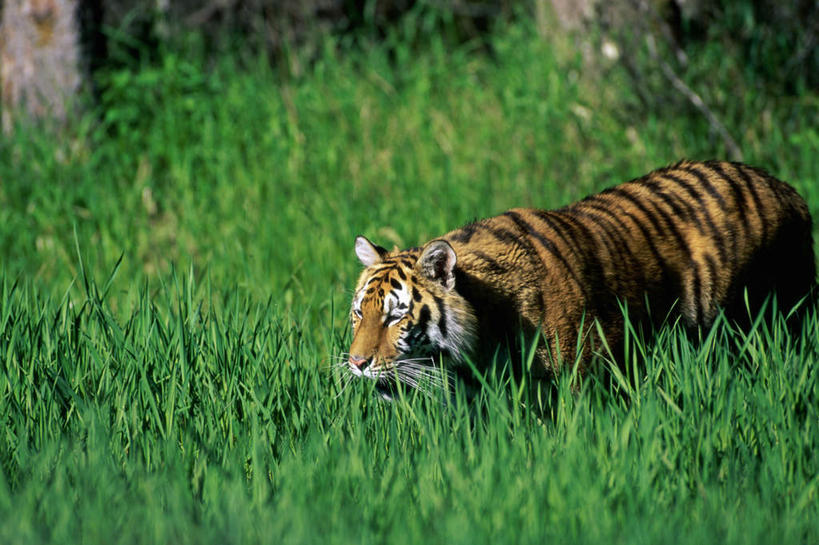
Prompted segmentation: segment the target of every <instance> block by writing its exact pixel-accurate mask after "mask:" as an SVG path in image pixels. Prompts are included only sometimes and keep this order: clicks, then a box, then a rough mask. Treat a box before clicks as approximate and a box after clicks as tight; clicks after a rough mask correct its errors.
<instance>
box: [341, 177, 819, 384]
mask: <svg viewBox="0 0 819 545" xmlns="http://www.w3.org/2000/svg"><path fill="white" fill-rule="evenodd" d="M362 238H363V237H362ZM364 240H366V239H364ZM367 242H368V241H367ZM431 245H432V246H434V247H435V250H436V251H435V252H432V254H431V255H430V256H427V254H428V253H430V247H431ZM375 248H378V250H379V251H381V250H383V249H381V248H379V247H375ZM449 250H451V253H452V255H451V256H450V255H449V254H448V252H449ZM384 252H385V253H384V255H383V256H382V257H383V258H384V259H385V261H388V260H389V255H390V254H389V253H387V252H386V251H385V250H384ZM443 254H447V255H446V256H445V257H446V258H447V259H450V260H451V261H452V269H451V271H450V275H451V278H450V279H449V280H448V282H449V283H451V284H452V287H451V288H449V289H447V287H446V286H442V284H441V276H442V275H443V276H446V274H445V272H446V271H444V272H440V271H439V270H438V269H441V268H446V266H447V263H446V262H444V263H440V262H439V261H440V260H439V261H436V260H435V259H432V261H431V262H430V260H429V259H427V260H426V261H425V257H431V258H434V257H436V256H439V257H440V256H441V255H443ZM402 255H404V256H406V257H404V258H403V259H404V262H403V266H405V267H406V270H405V273H406V277H407V279H408V280H407V283H408V285H407V292H408V293H416V294H423V296H422V297H420V299H418V300H415V301H413V302H414V303H416V304H418V305H423V306H425V307H426V308H427V309H430V308H433V307H434V308H435V310H437V311H438V312H437V313H435V314H436V316H435V318H436V319H437V320H440V321H441V323H444V324H445V323H446V322H447V320H448V319H449V317H447V316H446V313H447V312H448V310H447V309H448V306H449V304H448V303H452V308H458V309H460V310H458V313H459V315H460V316H464V315H465V311H464V310H463V308H465V307H466V308H467V309H468V310H467V311H466V314H468V316H467V317H466V318H461V319H462V321H464V322H469V323H468V324H466V329H468V330H470V331H473V332H474V334H472V335H470V336H469V339H470V340H469V342H466V343H463V346H458V349H459V350H463V351H465V352H467V353H470V352H471V353H475V352H480V351H482V350H483V349H487V350H490V352H489V353H491V350H492V346H493V345H496V344H497V343H498V342H502V341H504V340H510V339H514V338H515V337H517V336H519V334H520V332H521V331H523V333H524V334H532V335H533V334H535V333H536V332H538V331H540V332H542V334H543V337H544V339H545V342H544V343H543V344H542V346H540V347H539V348H538V360H539V363H540V366H539V370H540V371H541V372H543V373H547V374H548V373H551V372H554V371H556V370H557V368H558V367H559V366H560V365H561V363H562V362H563V361H565V360H566V359H569V360H571V361H573V360H574V356H575V350H576V347H577V346H578V344H580V345H582V347H583V348H582V350H583V352H582V355H581V358H580V362H581V372H583V371H584V366H585V365H586V364H588V362H589V361H590V358H591V355H592V353H593V351H594V350H595V349H596V348H597V347H599V343H595V339H594V337H595V335H596V328H595V327H594V326H593V324H594V322H595V321H596V322H597V323H599V324H600V326H601V329H602V331H603V333H604V334H605V338H606V341H607V342H608V344H609V345H610V346H617V345H618V343H621V341H622V336H623V328H624V320H623V312H622V306H623V305H624V304H625V305H627V308H628V311H629V316H630V317H631V318H633V319H635V320H636V321H638V322H646V321H651V322H655V323H656V322H659V321H661V320H663V319H665V318H666V317H667V316H668V315H669V314H670V315H672V316H673V315H674V314H675V313H678V314H679V316H681V318H682V320H683V322H684V323H685V324H686V325H687V326H688V327H690V328H696V327H697V326H704V327H707V326H709V325H710V324H711V323H712V322H713V320H714V319H715V317H716V315H717V313H718V312H719V309H720V308H724V309H725V311H726V313H727V314H728V315H729V317H731V318H733V319H737V320H742V319H743V318H747V316H748V309H746V305H745V299H744V289H745V288H747V290H748V297H749V299H748V301H749V302H750V307H751V308H750V310H751V312H754V311H755V310H757V309H758V308H759V307H760V305H761V303H762V301H763V300H764V299H765V297H767V296H768V295H769V293H770V292H772V291H773V292H775V293H776V295H777V298H778V302H779V306H780V308H790V307H792V306H793V305H795V304H796V303H797V302H798V301H799V300H800V298H802V297H804V296H805V295H807V294H808V293H810V292H812V291H815V290H814V286H815V278H816V268H815V261H814V254H813V241H812V226H811V218H810V214H809V211H808V207H807V205H806V204H805V202H804V200H803V199H802V198H801V197H800V196H799V195H798V194H797V193H796V191H794V190H793V189H792V188H791V187H790V186H789V185H788V184H786V183H784V182H781V181H779V180H777V179H775V178H773V177H771V176H769V175H768V174H767V173H765V172H764V171H762V170H759V169H755V168H752V167H749V166H746V165H741V164H738V163H727V162H717V161H710V162H704V163H701V162H689V161H683V162H680V163H678V164H676V165H673V166H669V167H666V168H663V169H660V170H656V171H654V172H651V173H650V174H647V175H646V176H644V177H642V178H639V179H636V180H632V181H630V182H626V183H624V184H621V185H618V186H615V187H612V188H609V189H607V190H604V191H603V192H601V193H598V194H596V195H592V196H590V197H587V198H586V199H584V200H582V201H580V202H577V203H574V204H572V205H569V206H566V207H564V208H561V209H558V210H551V211H549V210H537V209H512V210H509V211H507V212H505V213H503V214H501V215H499V216H495V217H492V218H487V219H484V220H480V221H476V222H474V223H471V224H468V225H466V226H464V227H461V228H460V229H456V230H455V231H452V232H450V233H447V234H446V235H444V236H442V237H441V238H440V239H438V240H436V241H432V242H430V243H428V245H427V246H425V247H424V248H423V249H414V250H409V251H405V252H403V253H402ZM362 261H365V260H364V259H362ZM445 261H446V260H445ZM365 264H366V263H365ZM424 271H427V272H430V271H432V273H433V274H424ZM413 273H417V274H413ZM439 273H440V274H439ZM436 275H437V277H436ZM366 278H367V271H366V270H365V272H364V274H363V275H362V279H364V280H365V282H364V284H366V285H367V286H369V285H370V284H369V283H368V282H366ZM413 278H414V281H413ZM401 282H402V281H401V280H400V278H399V279H398V281H397V282H394V284H399V285H401ZM361 285H362V281H361V280H360V282H359V287H360V286H361ZM436 286H438V287H436ZM394 287H395V286H392V285H390V286H388V288H394ZM439 287H443V289H439ZM382 291H383V290H382ZM427 295H429V304H427V302H426V296H427ZM408 306H409V304H408ZM385 308H386V307H385ZM417 312H419V310H418V309H416V313H417ZM429 312H430V311H429V310H428V313H429ZM407 314H408V315H409V319H408V320H406V322H405V323H404V328H405V329H406V330H407V331H412V330H414V328H415V325H417V323H418V321H419V320H416V321H415V322H413V321H412V313H411V312H408V313H407ZM439 314H440V315H439ZM426 321H427V322H429V318H428V319H427V320H426ZM411 324H415V325H411ZM354 325H355V320H354ZM445 329H446V328H445ZM415 335H416V336H418V333H417V331H416V333H415ZM438 337H440V332H438ZM578 341H580V343H578ZM427 344H430V343H427ZM432 344H435V343H432ZM439 344H440V343H439ZM450 344H451V343H450ZM455 344H456V345H457V343H455ZM404 345H405V346H407V347H409V344H408V343H406V342H405V343H404ZM359 346H360V343H359ZM409 348H410V350H408V351H407V352H406V353H412V350H411V347H409ZM355 351H361V349H360V348H358V347H357V346H356V340H355V338H354V340H353V346H352V347H351V358H352V357H353V356H357V357H358V356H362V354H357V353H356V352H355ZM364 351H365V352H372V354H369V355H368V354H364V355H365V356H367V357H366V358H364V359H365V360H372V359H373V358H376V359H378V358H377V356H378V353H379V348H378V346H373V347H369V348H367V349H366V350H364ZM432 351H433V352H434V351H435V350H434V349H433V350H432ZM445 351H448V352H453V350H452V348H451V347H449V348H447V350H445ZM394 352H396V353H404V352H402V351H400V350H397V351H394ZM382 359H383V358H382ZM361 360H362V358H360V357H359V358H358V359H357V360H356V361H361ZM351 365H352V364H351Z"/></svg>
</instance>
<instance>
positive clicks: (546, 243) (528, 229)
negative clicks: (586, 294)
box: [503, 210, 583, 288]
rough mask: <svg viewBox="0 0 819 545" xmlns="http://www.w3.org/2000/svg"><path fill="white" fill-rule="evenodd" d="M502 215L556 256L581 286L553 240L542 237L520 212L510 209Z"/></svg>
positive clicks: (581, 285)
mask: <svg viewBox="0 0 819 545" xmlns="http://www.w3.org/2000/svg"><path fill="white" fill-rule="evenodd" d="M503 215H504V216H506V217H508V218H509V219H511V220H512V221H513V222H514V223H515V225H517V226H518V228H520V230H521V231H523V233H525V234H526V235H528V236H530V237H532V238H534V239H535V240H537V241H538V242H539V243H540V244H541V246H543V248H545V249H546V250H547V251H548V252H549V253H551V254H552V255H553V256H554V257H555V258H557V260H558V261H560V263H561V264H562V265H563V267H565V269H566V272H568V273H569V276H571V277H572V279H573V280H574V281H575V282H576V283H577V285H578V286H580V287H581V288H582V287H583V283H582V282H581V281H580V279H579V278H578V277H577V273H576V272H575V271H574V269H573V268H572V266H571V265H569V262H568V261H566V258H565V257H564V256H563V255H562V254H561V253H560V252H559V251H558V250H557V247H556V246H555V243H554V242H552V241H551V240H550V239H548V238H546V237H544V236H543V235H542V234H541V233H538V232H537V231H536V230H535V229H534V228H533V227H532V226H531V225H530V224H529V223H528V222H526V220H524V219H523V218H521V217H520V214H518V213H517V212H512V211H511V210H510V211H509V212H504V214H503Z"/></svg>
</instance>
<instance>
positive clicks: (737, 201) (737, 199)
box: [706, 161, 749, 238]
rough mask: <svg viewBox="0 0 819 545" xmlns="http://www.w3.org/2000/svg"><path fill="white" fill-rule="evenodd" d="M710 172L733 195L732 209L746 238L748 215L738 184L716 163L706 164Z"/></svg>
mask: <svg viewBox="0 0 819 545" xmlns="http://www.w3.org/2000/svg"><path fill="white" fill-rule="evenodd" d="M706 164H707V165H708V166H709V167H710V168H711V170H713V171H714V172H716V173H717V175H718V176H719V177H720V178H722V179H723V180H725V182H726V183H727V184H728V187H730V188H731V191H732V192H733V194H734V205H735V206H734V208H736V211H737V213H738V214H739V221H740V222H742V227H743V228H744V229H745V231H744V235H745V237H746V238H747V232H748V227H749V225H748V215H747V212H746V210H745V196H744V195H743V194H742V189H741V188H740V187H739V184H738V183H737V182H736V180H735V179H734V178H732V177H731V176H728V174H727V173H726V172H725V171H724V170H723V169H722V165H720V164H719V163H718V162H716V161H711V162H708V163H706Z"/></svg>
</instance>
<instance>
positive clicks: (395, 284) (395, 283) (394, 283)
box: [390, 278, 404, 290]
mask: <svg viewBox="0 0 819 545" xmlns="http://www.w3.org/2000/svg"><path fill="white" fill-rule="evenodd" d="M390 284H392V287H393V288H395V289H397V290H400V289H403V287H404V286H402V285H401V282H399V281H398V280H396V279H395V278H390Z"/></svg>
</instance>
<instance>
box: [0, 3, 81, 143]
mask: <svg viewBox="0 0 819 545" xmlns="http://www.w3.org/2000/svg"><path fill="white" fill-rule="evenodd" d="M77 4H78V0H5V1H4V2H0V6H2V24H0V85H2V97H1V98H2V107H3V112H2V113H3V121H2V123H3V130H4V131H5V132H8V131H9V130H11V128H12V127H13V125H14V120H15V118H16V117H17V116H28V117H29V118H30V119H43V120H53V121H56V122H57V123H58V124H61V123H64V122H65V121H66V120H67V119H68V118H69V116H70V113H71V112H72V110H73V109H74V108H75V107H76V97H77V93H78V92H79V89H80V84H81V82H82V77H81V72H80V47H79V32H80V29H79V26H78V24H77Z"/></svg>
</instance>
